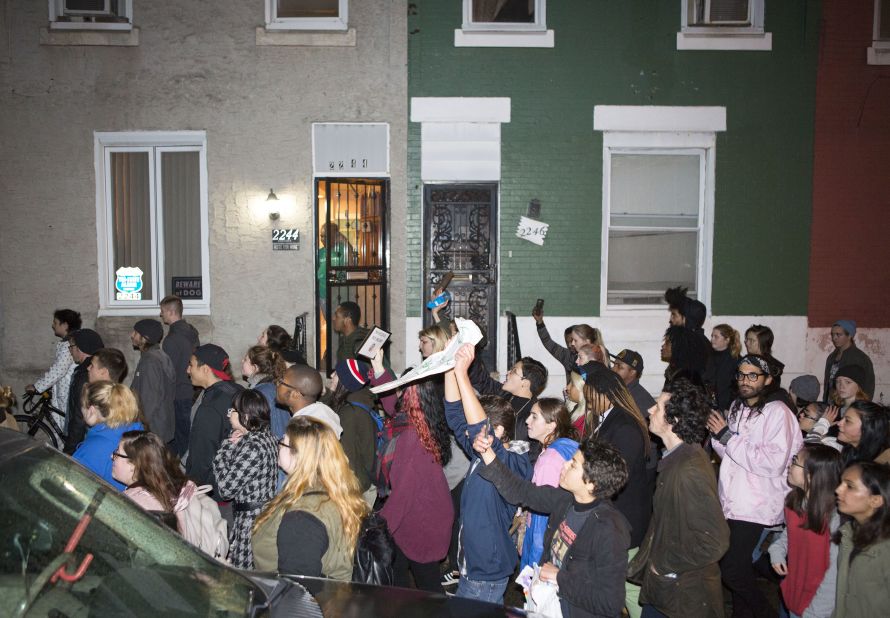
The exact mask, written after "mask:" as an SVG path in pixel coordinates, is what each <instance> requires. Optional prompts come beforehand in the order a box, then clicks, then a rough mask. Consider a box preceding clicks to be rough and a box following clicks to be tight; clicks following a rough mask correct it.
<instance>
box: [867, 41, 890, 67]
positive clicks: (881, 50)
mask: <svg viewBox="0 0 890 618" xmlns="http://www.w3.org/2000/svg"><path fill="white" fill-rule="evenodd" d="M885 44H886V43H885ZM868 64H890V47H883V46H880V47H879V46H877V45H875V46H872V47H869V48H868Z"/></svg>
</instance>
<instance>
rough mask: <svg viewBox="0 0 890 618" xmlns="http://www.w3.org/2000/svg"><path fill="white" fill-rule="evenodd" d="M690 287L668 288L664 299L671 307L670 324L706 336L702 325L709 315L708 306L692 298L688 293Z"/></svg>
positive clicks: (669, 307)
mask: <svg viewBox="0 0 890 618" xmlns="http://www.w3.org/2000/svg"><path fill="white" fill-rule="evenodd" d="M688 291H689V288H684V287H680V286H677V287H675V288H668V289H667V290H665V293H664V300H665V302H666V303H667V305H668V309H670V318H668V323H669V325H670V326H682V327H684V328H686V329H688V330H690V331H692V332H694V333H697V334H699V335H701V336H702V337H704V330H703V329H702V326H703V325H704V323H705V318H706V317H707V316H708V308H707V307H705V304H704V303H703V302H701V301H700V300H696V299H694V298H690V297H689V296H688V294H687V292H688Z"/></svg>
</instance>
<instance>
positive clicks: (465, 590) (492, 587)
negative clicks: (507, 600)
mask: <svg viewBox="0 0 890 618" xmlns="http://www.w3.org/2000/svg"><path fill="white" fill-rule="evenodd" d="M509 581H510V578H509V577H505V578H504V579H496V580H494V581H473V580H471V579H467V578H466V577H464V576H463V575H461V576H460V581H459V582H458V584H457V592H455V593H454V594H455V596H458V597H461V598H463V599H475V600H477V601H487V602H488V603H496V604H498V605H502V604H503V603H504V592H505V591H506V590H507V584H508V583H509Z"/></svg>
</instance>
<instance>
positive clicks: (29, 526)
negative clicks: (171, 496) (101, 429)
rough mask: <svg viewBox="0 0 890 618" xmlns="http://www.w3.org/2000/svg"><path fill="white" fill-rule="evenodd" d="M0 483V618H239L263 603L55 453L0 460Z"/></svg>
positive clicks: (237, 578)
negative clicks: (79, 533) (147, 617)
mask: <svg viewBox="0 0 890 618" xmlns="http://www.w3.org/2000/svg"><path fill="white" fill-rule="evenodd" d="M0 479H2V483H0V615H2V616H47V615H57V616H123V615H139V616H141V615H150V616H211V615H212V616H244V615H246V614H247V613H248V612H249V607H250V606H251V604H252V602H255V601H257V600H259V599H257V598H256V597H257V596H260V597H261V596H262V593H261V592H260V591H259V589H258V588H257V587H256V586H255V585H254V584H253V583H252V582H251V581H249V580H248V579H246V578H245V577H243V576H241V575H240V574H239V573H237V572H236V571H234V570H231V569H228V568H226V567H224V566H223V565H221V564H219V563H217V562H215V561H214V560H212V559H210V558H208V557H206V556H204V555H203V554H201V553H200V552H199V551H197V550H196V549H194V548H193V547H191V546H190V545H188V544H187V543H185V541H183V540H182V539H181V538H180V537H179V536H178V535H177V534H176V533H175V532H173V531H171V530H169V529H168V528H166V527H165V526H164V525H163V524H161V523H159V522H158V521H157V520H155V519H154V518H152V517H151V516H149V515H148V514H147V513H145V512H143V511H142V510H141V509H140V508H139V507H138V506H136V505H135V504H134V503H132V502H131V501H130V500H129V499H128V498H127V497H125V496H123V495H121V494H120V493H119V492H117V491H115V490H114V489H113V488H111V487H110V486H108V485H106V484H104V483H102V482H101V481H99V480H98V479H97V478H96V477H94V476H93V475H91V474H90V473H89V472H88V471H86V470H84V469H83V468H81V467H80V466H79V465H78V464H76V463H74V462H73V461H71V460H70V459H68V458H66V457H64V456H62V455H60V454H58V453H56V452H53V451H51V450H49V449H43V448H31V449H27V450H25V451H24V452H21V453H18V454H16V455H15V456H13V457H10V458H3V459H2V460H0ZM78 525H80V528H81V529H82V532H83V534H82V536H81V537H80V539H79V541H77V542H76V545H75V543H74V540H75V539H76V536H77V535H74V532H75V529H76V528H78ZM72 535H74V537H75V539H72ZM66 545H67V546H69V548H71V546H72V545H74V547H73V549H71V551H70V552H67V553H66ZM88 556H92V558H91V559H89V560H87V557H88ZM60 566H62V567H63V569H64V570H63V571H62V572H61V573H59V568H60ZM79 568H80V570H81V572H78V569H79Z"/></svg>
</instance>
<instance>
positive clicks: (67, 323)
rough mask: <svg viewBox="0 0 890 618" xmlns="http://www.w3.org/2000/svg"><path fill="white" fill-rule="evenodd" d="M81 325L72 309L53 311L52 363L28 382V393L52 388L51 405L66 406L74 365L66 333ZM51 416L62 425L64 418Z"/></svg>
mask: <svg viewBox="0 0 890 618" xmlns="http://www.w3.org/2000/svg"><path fill="white" fill-rule="evenodd" d="M80 326H81V320H80V314H79V313H78V312H76V311H74V310H72V309H56V311H55V313H53V323H52V329H53V335H55V336H56V337H58V338H59V340H58V341H57V342H56V353H55V359H54V360H53V364H52V365H50V368H49V369H47V370H46V373H44V374H43V375H42V376H40V377H39V378H38V379H37V380H35V382H34V383H33V384H28V385H27V386H26V387H25V391H27V392H29V393H43V392H45V391H48V390H50V389H52V398H51V399H50V403H52V405H53V407H54V408H56V409H58V410H62V411H63V412H64V411H65V410H66V409H67V408H68V390H69V388H70V386H71V372H72V371H73V367H74V359H73V358H72V357H71V351H70V350H69V349H68V335H69V334H71V333H72V332H74V331H76V330H78V329H79V328H80ZM53 418H55V420H56V422H57V423H58V424H59V425H60V426H63V425H64V424H65V419H64V418H62V417H61V416H59V415H58V414H56V413H55V412H53Z"/></svg>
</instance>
